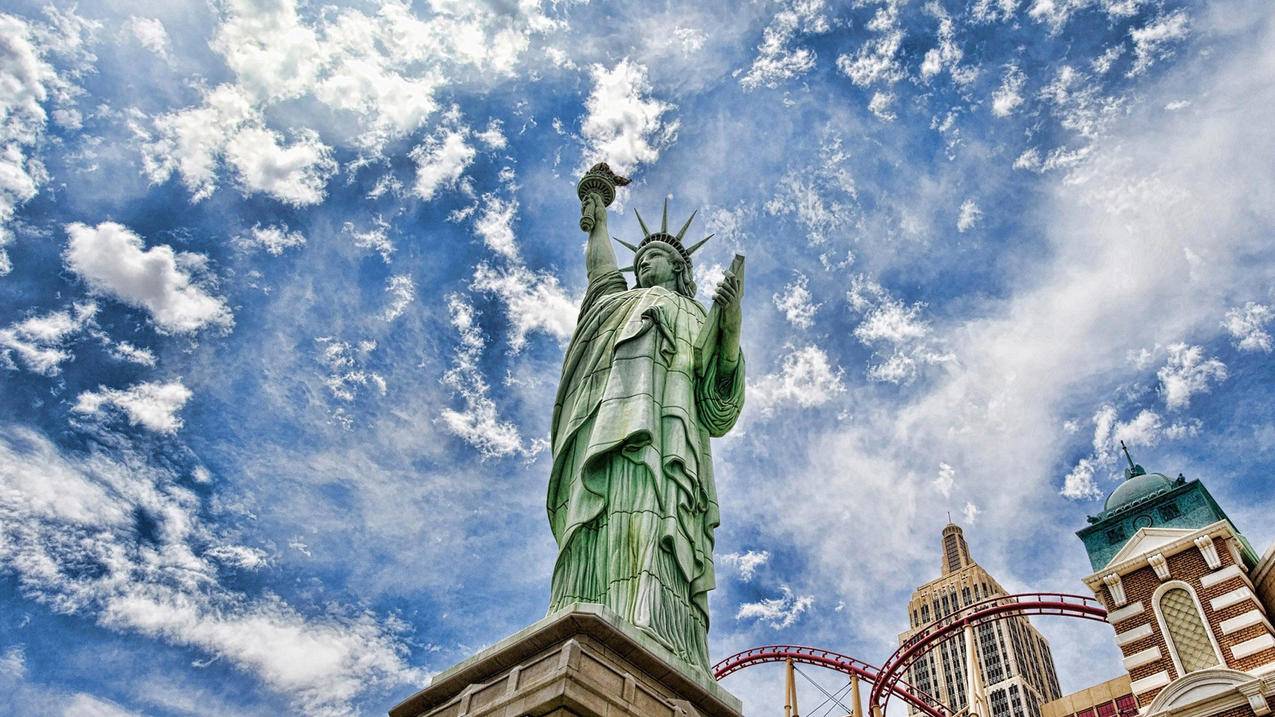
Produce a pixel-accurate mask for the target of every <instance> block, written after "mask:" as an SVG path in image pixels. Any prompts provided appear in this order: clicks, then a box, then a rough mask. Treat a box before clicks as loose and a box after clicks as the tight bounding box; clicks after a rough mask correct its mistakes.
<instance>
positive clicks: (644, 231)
mask: <svg viewBox="0 0 1275 717" xmlns="http://www.w3.org/2000/svg"><path fill="white" fill-rule="evenodd" d="M633 214H634V216H636V217H637V219H638V226H640V227H642V236H643V237H648V236H650V235H651V230H650V229H647V228H646V222H644V221H642V215H641V214H638V210H637V207H633Z"/></svg>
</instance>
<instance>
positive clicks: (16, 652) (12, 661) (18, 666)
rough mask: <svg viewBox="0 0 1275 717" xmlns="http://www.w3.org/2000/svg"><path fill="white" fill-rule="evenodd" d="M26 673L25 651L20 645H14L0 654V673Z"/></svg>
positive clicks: (20, 675)
mask: <svg viewBox="0 0 1275 717" xmlns="http://www.w3.org/2000/svg"><path fill="white" fill-rule="evenodd" d="M26 674H27V653H26V650H24V649H23V647H22V645H14V646H12V647H10V648H9V649H7V650H5V651H4V653H3V654H0V675H8V676H9V677H18V678H21V677H24V676H26Z"/></svg>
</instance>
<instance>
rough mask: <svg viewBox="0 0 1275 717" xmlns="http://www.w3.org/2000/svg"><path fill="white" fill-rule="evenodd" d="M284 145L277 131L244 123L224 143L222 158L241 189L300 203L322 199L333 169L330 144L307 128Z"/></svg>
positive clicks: (290, 203)
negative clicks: (224, 154) (228, 164)
mask: <svg viewBox="0 0 1275 717" xmlns="http://www.w3.org/2000/svg"><path fill="white" fill-rule="evenodd" d="M295 135H296V136H295V139H294V141H293V142H292V143H291V144H289V145H287V146H284V145H282V144H281V143H280V140H281V139H282V138H281V137H280V135H279V133H278V132H275V131H273V130H269V129H266V128H265V127H253V126H250V127H245V128H243V129H242V130H240V131H239V132H236V133H235V134H234V136H233V137H231V138H230V140H229V141H228V142H227V143H226V146H225V153H226V160H227V161H228V162H229V163H230V165H231V166H232V167H234V168H235V169H236V171H237V172H238V178H239V184H240V186H241V187H242V188H243V189H244V190H245V192H248V193H251V192H263V193H265V194H267V195H269V196H271V197H274V198H275V199H278V200H279V201H281V202H283V203H285V204H289V205H292V206H294V207H302V206H307V205H311V204H319V203H321V202H322V201H323V197H324V187H325V186H326V185H327V183H328V178H329V177H331V176H332V175H333V174H334V173H335V172H336V169H337V165H336V160H334V159H332V148H331V147H328V146H327V145H326V144H324V143H323V142H321V141H319V135H318V134H317V133H315V132H313V131H310V130H298V131H297V132H296V133H295Z"/></svg>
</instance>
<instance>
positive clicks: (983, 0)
mask: <svg viewBox="0 0 1275 717" xmlns="http://www.w3.org/2000/svg"><path fill="white" fill-rule="evenodd" d="M1017 10H1018V0H977V2H975V3H974V5H973V6H972V7H971V8H970V17H971V18H973V19H974V21H975V22H979V23H987V22H997V21H999V20H1008V19H1010V18H1012V17H1013V16H1014V13H1015V12H1016V11H1017Z"/></svg>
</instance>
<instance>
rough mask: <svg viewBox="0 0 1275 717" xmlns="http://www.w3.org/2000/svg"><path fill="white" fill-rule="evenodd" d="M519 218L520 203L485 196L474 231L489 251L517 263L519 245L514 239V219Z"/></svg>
mask: <svg viewBox="0 0 1275 717" xmlns="http://www.w3.org/2000/svg"><path fill="white" fill-rule="evenodd" d="M517 216H518V202H517V201H516V200H514V199H501V198H500V197H498V196H496V195H494V194H484V195H483V202H482V212H481V213H480V214H479V215H478V219H476V220H474V231H475V232H476V233H477V234H478V236H479V237H481V238H482V240H483V243H484V244H486V245H487V248H488V249H491V250H492V251H494V252H496V253H497V254H499V255H501V256H503V257H504V258H506V259H509V260H512V261H517V259H518V243H517V240H516V239H515V237H514V228H513V224H514V219H515V218H516V217H517Z"/></svg>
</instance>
